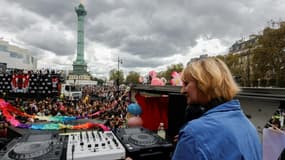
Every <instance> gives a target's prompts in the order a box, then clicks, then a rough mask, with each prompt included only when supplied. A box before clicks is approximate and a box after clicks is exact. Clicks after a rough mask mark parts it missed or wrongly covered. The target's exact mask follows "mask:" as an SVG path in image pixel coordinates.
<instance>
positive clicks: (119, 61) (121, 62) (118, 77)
mask: <svg viewBox="0 0 285 160" xmlns="http://www.w3.org/2000/svg"><path fill="white" fill-rule="evenodd" d="M120 64H123V60H122V59H120V57H119V56H118V72H117V73H118V74H117V87H118V91H119V86H120Z"/></svg>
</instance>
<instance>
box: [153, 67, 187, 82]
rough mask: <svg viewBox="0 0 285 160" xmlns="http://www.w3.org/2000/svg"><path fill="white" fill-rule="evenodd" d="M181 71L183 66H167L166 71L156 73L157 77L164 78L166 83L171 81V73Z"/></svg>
mask: <svg viewBox="0 0 285 160" xmlns="http://www.w3.org/2000/svg"><path fill="white" fill-rule="evenodd" d="M182 70H183V64H182V63H179V64H172V65H170V66H167V69H166V71H162V72H159V73H158V76H159V77H164V78H165V79H166V80H167V81H168V82H169V81H170V80H171V79H172V77H171V74H172V72H174V71H176V72H178V73H179V72H181V71H182Z"/></svg>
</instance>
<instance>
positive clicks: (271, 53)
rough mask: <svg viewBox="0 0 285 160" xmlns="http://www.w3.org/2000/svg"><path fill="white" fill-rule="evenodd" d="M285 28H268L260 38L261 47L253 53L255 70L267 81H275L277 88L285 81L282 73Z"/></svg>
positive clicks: (284, 61)
mask: <svg viewBox="0 0 285 160" xmlns="http://www.w3.org/2000/svg"><path fill="white" fill-rule="evenodd" d="M284 49H285V26H281V27H280V28H278V29H271V28H266V29H264V31H263V35H262V36H260V38H259V47H257V48H256V49H254V51H253V64H254V66H253V67H254V69H255V70H258V72H257V73H256V74H257V75H255V77H257V76H259V77H260V78H262V79H266V80H267V81H269V80H271V79H274V80H275V84H273V85H275V86H279V85H280V81H284V79H281V78H283V76H282V73H284V69H285V68H284V67H285V51H284Z"/></svg>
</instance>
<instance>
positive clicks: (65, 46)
mask: <svg viewBox="0 0 285 160" xmlns="http://www.w3.org/2000/svg"><path fill="white" fill-rule="evenodd" d="M79 3H80V1H79V0H0V37H2V38H3V39H4V40H7V41H9V42H10V43H13V44H16V45H18V46H21V47H24V48H27V49H29V51H30V52H31V53H32V54H33V55H34V56H36V57H37V58H38V68H42V67H52V68H54V67H57V68H61V69H71V68H72V62H73V61H74V60H75V55H76V52H77V51H76V42H77V15H76V13H75V11H74V7H75V6H78V5H79ZM82 3H83V4H84V6H85V8H86V10H87V16H86V17H85V60H86V62H87V64H88V70H89V71H90V72H91V73H92V74H93V75H95V76H98V77H101V76H108V73H109V71H110V70H111V69H117V66H118V56H119V57H120V59H122V60H123V64H121V65H120V69H123V71H124V73H125V75H126V74H127V73H128V72H129V71H137V72H140V73H141V74H142V75H143V74H145V73H147V72H148V71H150V70H156V71H161V70H166V67H167V66H169V65H171V64H177V63H183V64H184V65H185V64H186V63H187V62H188V61H189V60H190V59H191V58H193V57H197V56H199V55H201V54H209V55H218V54H225V53H227V51H228V48H229V47H230V46H231V45H232V44H233V43H234V42H235V41H237V40H239V39H241V38H242V37H248V36H249V35H250V34H258V33H260V32H261V31H262V29H263V28H264V27H265V26H268V22H269V21H270V20H271V19H273V20H275V21H280V20H285V17H284V13H285V12H284V11H285V3H284V1H283V0H83V2H82Z"/></svg>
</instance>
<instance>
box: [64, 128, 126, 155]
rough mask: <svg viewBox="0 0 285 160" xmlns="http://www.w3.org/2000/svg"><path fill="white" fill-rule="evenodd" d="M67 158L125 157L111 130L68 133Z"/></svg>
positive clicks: (123, 149)
mask: <svg viewBox="0 0 285 160" xmlns="http://www.w3.org/2000/svg"><path fill="white" fill-rule="evenodd" d="M66 155H67V160H94V159H96V160H106V159H108V160H115V159H125V155H126V152H125V148H124V147H123V146H122V144H121V143H120V141H118V139H117V138H116V136H114V134H113V133H112V132H111V131H105V132H102V131H95V130H92V131H80V132H72V133H69V134H68V145H67V154H66Z"/></svg>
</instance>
